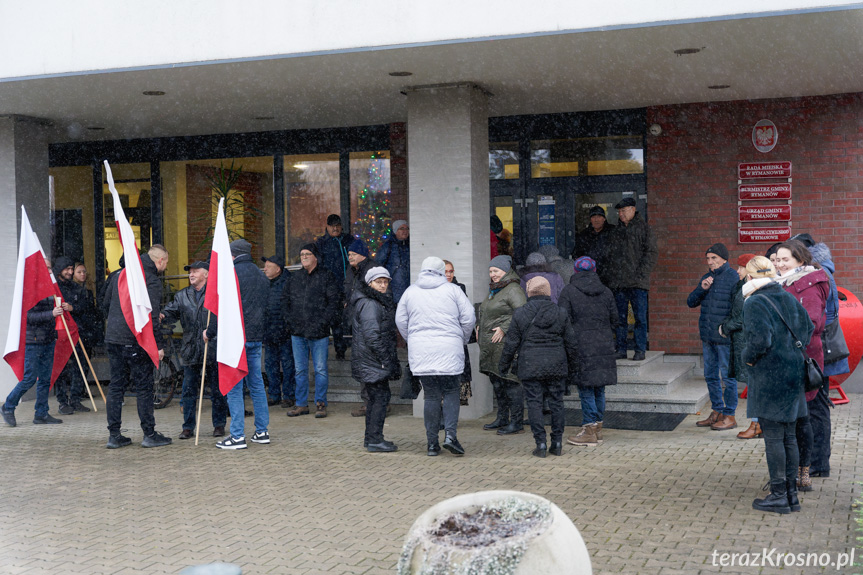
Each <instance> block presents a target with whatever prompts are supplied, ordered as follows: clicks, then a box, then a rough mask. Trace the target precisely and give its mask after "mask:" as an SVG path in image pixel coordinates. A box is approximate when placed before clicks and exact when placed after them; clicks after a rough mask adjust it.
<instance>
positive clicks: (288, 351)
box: [261, 255, 296, 407]
mask: <svg viewBox="0 0 863 575" xmlns="http://www.w3.org/2000/svg"><path fill="white" fill-rule="evenodd" d="M261 259H262V260H263V261H264V275H265V276H267V279H268V280H270V281H269V283H270V287H269V292H268V294H267V318H266V322H267V326H266V333H265V334H264V367H265V369H266V372H267V380H268V381H269V384H270V389H269V395H270V399H269V401H268V402H267V403H268V404H269V405H281V406H282V407H293V406H294V403H296V401H295V399H294V389H295V386H296V379H295V377H294V350H293V348H292V347H291V329H290V325H289V324H288V322H287V321H285V316H284V315H283V314H282V292H283V291H284V289H285V283H287V281H288V277H289V276H290V272H289V271H288V270H286V269H285V259H284V258H283V257H282V256H279V255H275V256H270V257H268V258H265V257H262V258H261Z"/></svg>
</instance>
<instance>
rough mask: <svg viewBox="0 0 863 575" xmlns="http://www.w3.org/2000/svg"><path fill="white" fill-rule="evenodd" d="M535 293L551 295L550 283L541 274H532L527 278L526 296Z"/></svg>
mask: <svg viewBox="0 0 863 575" xmlns="http://www.w3.org/2000/svg"><path fill="white" fill-rule="evenodd" d="M535 295H547V296H550V295H551V285H550V284H549V283H548V280H547V279H545V278H544V277H542V276H534V277H532V278H530V279H529V280H527V297H532V296H535Z"/></svg>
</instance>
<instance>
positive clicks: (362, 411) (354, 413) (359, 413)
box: [351, 403, 366, 417]
mask: <svg viewBox="0 0 863 575" xmlns="http://www.w3.org/2000/svg"><path fill="white" fill-rule="evenodd" d="M365 416H366V404H365V403H364V404H362V405H361V406H359V407H357V408H356V409H353V410H351V417H365Z"/></svg>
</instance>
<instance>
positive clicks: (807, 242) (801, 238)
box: [791, 234, 815, 249]
mask: <svg viewBox="0 0 863 575" xmlns="http://www.w3.org/2000/svg"><path fill="white" fill-rule="evenodd" d="M791 239H792V240H797V241H798V242H800V243H801V244H803V245H804V246H806V248H807V249H808V248H811V247H812V246H814V245H815V240H813V239H812V236H810V235H809V234H797V235H796V236H794V237H792V238H791Z"/></svg>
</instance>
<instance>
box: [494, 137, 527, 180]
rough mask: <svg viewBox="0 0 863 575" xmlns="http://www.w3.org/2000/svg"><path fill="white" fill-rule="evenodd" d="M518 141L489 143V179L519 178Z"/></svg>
mask: <svg viewBox="0 0 863 575" xmlns="http://www.w3.org/2000/svg"><path fill="white" fill-rule="evenodd" d="M518 160H519V158H518V142H495V143H491V144H489V145H488V179H490V180H517V179H518Z"/></svg>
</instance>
